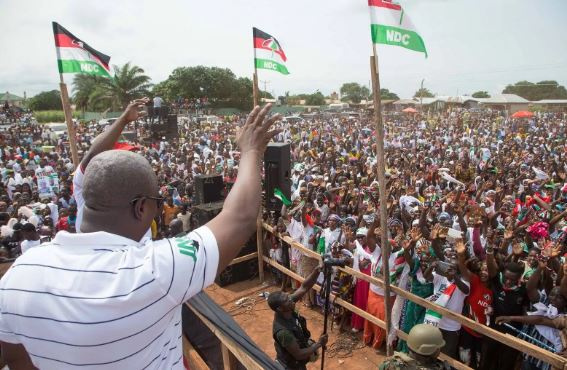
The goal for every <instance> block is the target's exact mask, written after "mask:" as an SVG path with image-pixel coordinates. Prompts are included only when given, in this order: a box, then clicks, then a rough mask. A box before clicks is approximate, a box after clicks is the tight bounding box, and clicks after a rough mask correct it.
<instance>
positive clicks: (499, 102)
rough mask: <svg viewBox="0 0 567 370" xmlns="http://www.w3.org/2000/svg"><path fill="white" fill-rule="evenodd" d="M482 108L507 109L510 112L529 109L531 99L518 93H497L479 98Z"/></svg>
mask: <svg viewBox="0 0 567 370" xmlns="http://www.w3.org/2000/svg"><path fill="white" fill-rule="evenodd" d="M477 100H478V102H479V105H480V107H481V108H490V109H494V110H499V111H506V112H507V113H508V114H513V113H516V112H517V111H521V110H527V109H528V107H529V105H530V101H529V100H526V99H524V98H522V97H521V96H518V95H516V94H497V95H493V96H491V97H490V98H482V99H477Z"/></svg>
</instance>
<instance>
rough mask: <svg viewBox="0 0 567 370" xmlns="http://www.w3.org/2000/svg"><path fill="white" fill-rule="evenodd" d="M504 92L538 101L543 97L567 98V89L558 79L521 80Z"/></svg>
mask: <svg viewBox="0 0 567 370" xmlns="http://www.w3.org/2000/svg"><path fill="white" fill-rule="evenodd" d="M502 93H503V94H516V95H519V96H521V97H522V98H524V99H527V100H531V101H537V100H542V99H567V90H566V89H565V87H564V86H561V85H559V84H558V83H557V81H540V82H538V83H535V84H534V83H532V82H529V81H519V82H516V83H515V84H514V85H508V86H506V88H505V89H504V90H503V91H502Z"/></svg>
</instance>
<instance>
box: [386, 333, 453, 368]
mask: <svg viewBox="0 0 567 370" xmlns="http://www.w3.org/2000/svg"><path fill="white" fill-rule="evenodd" d="M407 344H408V347H409V350H410V352H409V354H405V353H402V352H394V355H393V356H392V357H390V358H388V359H387V360H385V361H384V362H383V363H382V364H381V365H380V367H379V369H380V370H425V369H434V370H436V369H439V370H441V369H449V366H448V365H447V364H446V363H444V362H441V361H439V360H438V359H437V356H439V353H440V352H441V348H443V347H444V346H445V341H444V340H443V335H442V334H441V331H440V330H439V329H438V328H436V327H435V326H431V325H427V324H419V325H415V326H414V327H413V328H412V329H411V330H410V332H409V335H408V340H407Z"/></svg>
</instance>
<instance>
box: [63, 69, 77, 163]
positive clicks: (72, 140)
mask: <svg viewBox="0 0 567 370" xmlns="http://www.w3.org/2000/svg"><path fill="white" fill-rule="evenodd" d="M59 79H60V83H59V88H60V89H61V104H62V105H63V112H64V113H65V123H67V133H68V134H69V147H70V149H71V158H72V159H73V165H74V166H75V169H77V168H78V167H79V153H78V152H77V141H76V140H77V135H76V134H75V126H73V114H72V113H71V103H70V102H69V93H68V92H67V85H66V84H65V82H64V81H63V74H61V73H60V74H59Z"/></svg>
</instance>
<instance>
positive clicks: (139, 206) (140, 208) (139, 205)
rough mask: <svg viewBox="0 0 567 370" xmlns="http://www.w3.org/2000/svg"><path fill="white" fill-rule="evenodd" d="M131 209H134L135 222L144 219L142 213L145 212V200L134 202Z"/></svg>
mask: <svg viewBox="0 0 567 370" xmlns="http://www.w3.org/2000/svg"><path fill="white" fill-rule="evenodd" d="M132 208H133V209H134V217H135V218H136V219H137V220H141V219H142V218H143V217H144V211H147V204H146V199H138V200H137V201H136V202H134V206H133V207H132Z"/></svg>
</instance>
